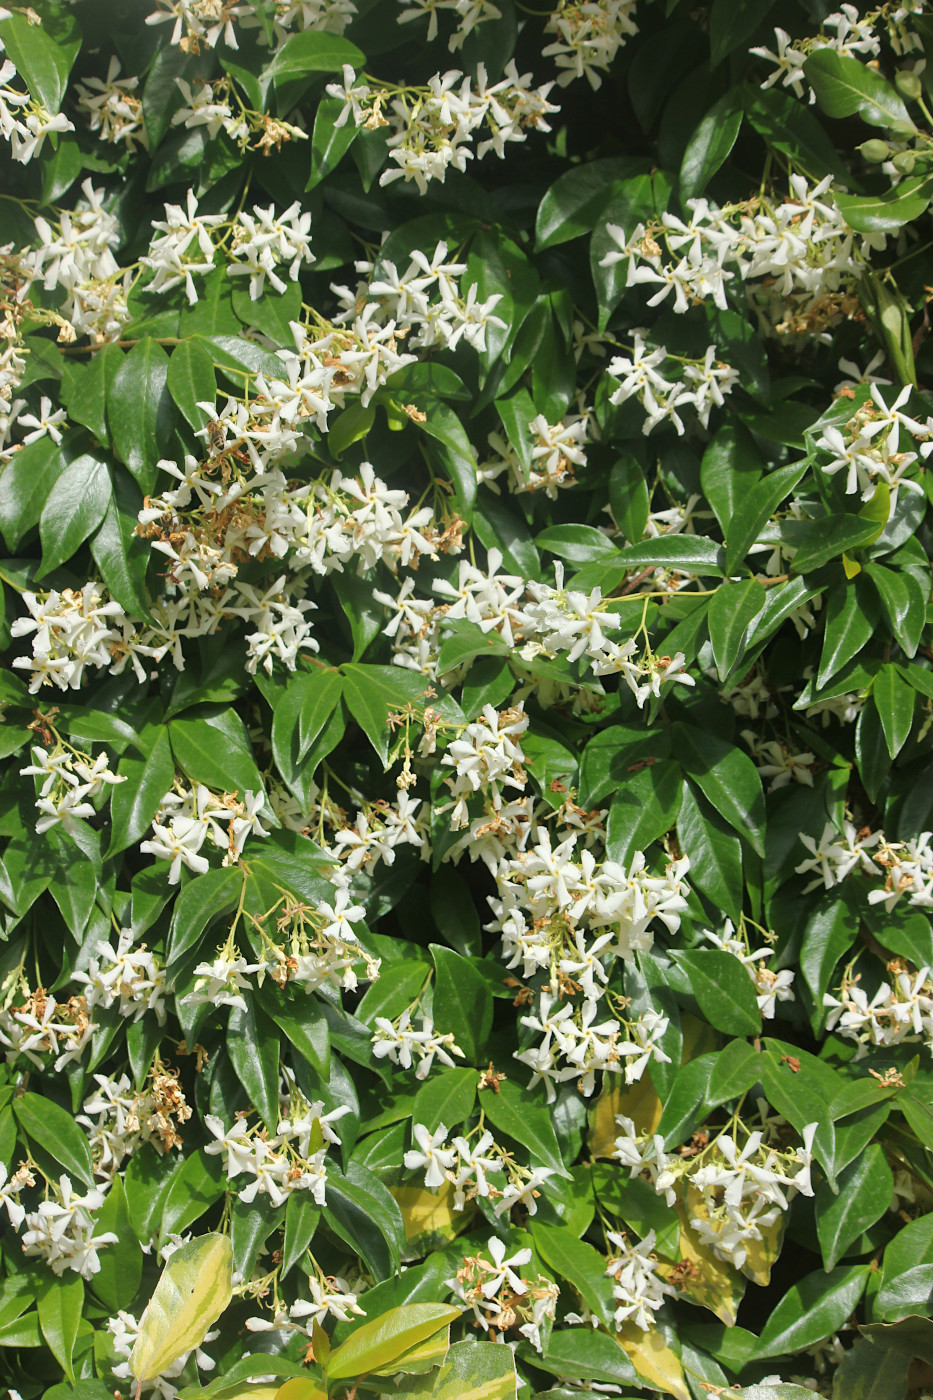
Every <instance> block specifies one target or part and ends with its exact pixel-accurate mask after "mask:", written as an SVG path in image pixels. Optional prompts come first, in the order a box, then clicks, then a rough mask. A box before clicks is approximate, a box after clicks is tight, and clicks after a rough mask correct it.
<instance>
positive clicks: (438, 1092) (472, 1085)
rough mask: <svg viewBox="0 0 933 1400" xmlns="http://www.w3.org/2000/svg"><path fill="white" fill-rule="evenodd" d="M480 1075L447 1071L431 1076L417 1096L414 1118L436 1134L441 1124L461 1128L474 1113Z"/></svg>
mask: <svg viewBox="0 0 933 1400" xmlns="http://www.w3.org/2000/svg"><path fill="white" fill-rule="evenodd" d="M478 1077H479V1076H478V1075H477V1073H476V1071H475V1070H472V1069H446V1070H443V1071H442V1072H441V1073H440V1074H432V1075H431V1076H430V1078H429V1079H427V1080H426V1081H425V1082H424V1084H422V1085H421V1087H420V1088H419V1090H418V1092H417V1093H416V1094H415V1098H414V1103H413V1104H412V1110H411V1116H412V1122H413V1123H423V1124H424V1126H425V1127H426V1128H427V1129H428V1131H429V1132H432V1133H433V1132H434V1131H435V1129H436V1128H437V1126H438V1124H439V1123H443V1124H445V1126H446V1127H447V1128H449V1129H455V1128H458V1127H459V1125H460V1124H461V1123H464V1122H465V1121H466V1120H467V1118H469V1116H470V1114H471V1113H472V1112H473V1105H474V1104H475V1103H476V1085H477V1080H478Z"/></svg>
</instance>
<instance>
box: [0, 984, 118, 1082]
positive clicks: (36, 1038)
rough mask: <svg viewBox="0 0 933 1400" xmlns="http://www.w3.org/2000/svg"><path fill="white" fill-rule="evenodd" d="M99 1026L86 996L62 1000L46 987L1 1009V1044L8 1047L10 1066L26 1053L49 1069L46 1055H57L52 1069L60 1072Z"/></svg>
mask: <svg viewBox="0 0 933 1400" xmlns="http://www.w3.org/2000/svg"><path fill="white" fill-rule="evenodd" d="M96 1029H97V1027H96V1025H95V1023H94V1022H93V1021H92V1020H91V1018H90V1017H89V1015H88V1007H87V1004H86V1003H85V1000H84V998H83V997H70V998H69V999H68V1001H66V1002H59V1001H56V1000H55V998H54V997H53V996H51V995H50V994H49V993H48V992H46V991H45V989H44V988H43V987H39V988H37V989H36V991H34V992H27V994H26V996H25V1000H24V1001H23V1002H22V1003H21V1004H20V1005H18V1006H17V1005H10V1006H6V1007H4V1009H3V1010H2V1011H0V1045H4V1046H5V1047H6V1062H7V1064H8V1065H12V1064H15V1062H16V1060H17V1059H18V1058H19V1056H20V1055H23V1056H25V1058H26V1059H27V1060H28V1061H29V1062H30V1064H33V1065H35V1067H36V1069H39V1070H47V1069H48V1068H49V1064H48V1062H47V1060H46V1059H45V1057H46V1056H48V1055H54V1056H55V1059H54V1061H52V1065H51V1068H53V1069H54V1071H55V1073H56V1074H58V1073H60V1072H61V1070H63V1069H64V1068H65V1066H66V1065H69V1064H72V1063H73V1062H77V1061H78V1060H80V1059H81V1056H82V1055H83V1054H84V1051H85V1050H86V1049H87V1048H88V1046H89V1045H90V1043H91V1037H92V1036H93V1034H94V1031H95V1030H96Z"/></svg>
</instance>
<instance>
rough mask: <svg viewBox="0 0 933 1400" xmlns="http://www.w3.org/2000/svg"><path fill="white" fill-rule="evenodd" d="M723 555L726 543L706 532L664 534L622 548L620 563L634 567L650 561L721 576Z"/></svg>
mask: <svg viewBox="0 0 933 1400" xmlns="http://www.w3.org/2000/svg"><path fill="white" fill-rule="evenodd" d="M723 558H724V556H723V551H722V546H721V545H718V544H717V543H716V541H715V540H710V539H707V538H706V536H705V535H660V536H659V537H658V538H657V539H654V540H640V541H639V543H638V544H630V545H628V546H626V548H625V549H623V550H620V551H619V553H618V555H617V556H616V562H617V563H619V564H624V565H625V566H626V567H627V568H629V569H633V570H634V569H644V568H646V567H647V566H648V565H649V564H650V565H657V566H658V567H660V568H664V569H676V570H678V572H683V573H694V574H698V575H700V576H701V577H704V576H705V577H709V576H715V577H721V576H722V573H723Z"/></svg>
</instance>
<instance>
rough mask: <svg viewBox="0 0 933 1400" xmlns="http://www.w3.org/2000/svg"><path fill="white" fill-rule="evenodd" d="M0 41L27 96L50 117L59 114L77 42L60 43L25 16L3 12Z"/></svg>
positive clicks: (76, 51) (0, 24)
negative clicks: (24, 87) (4, 16)
mask: <svg viewBox="0 0 933 1400" xmlns="http://www.w3.org/2000/svg"><path fill="white" fill-rule="evenodd" d="M0 41H2V44H3V47H4V48H5V49H6V54H7V57H8V58H11V59H12V60H13V63H14V64H15V66H16V71H17V73H18V74H19V75H20V77H21V78H22V79H23V82H24V83H25V84H26V86H27V88H28V89H29V95H30V96H31V97H33V98H34V99H35V100H36V101H37V102H40V103H41V104H42V106H43V107H45V108H46V109H47V110H48V112H49V113H50V114H51V115H52V116H53V117H54V116H55V115H56V114H57V113H58V112H60V111H61V106H62V98H63V97H64V95H65V88H66V87H67V85H68V74H69V73H70V72H71V65H72V64H73V63H74V61H75V57H76V55H77V53H78V50H79V48H80V47H81V42H80V39H79V40H77V41H75V42H71V43H69V42H64V43H63V42H62V41H61V40H60V39H56V38H53V37H52V36H51V35H50V34H46V33H45V31H44V29H43V27H42V25H41V24H38V23H33V22H31V21H30V20H29V19H28V18H27V17H26V15H25V14H13V15H11V14H9V12H7V15H6V18H4V19H2V20H0Z"/></svg>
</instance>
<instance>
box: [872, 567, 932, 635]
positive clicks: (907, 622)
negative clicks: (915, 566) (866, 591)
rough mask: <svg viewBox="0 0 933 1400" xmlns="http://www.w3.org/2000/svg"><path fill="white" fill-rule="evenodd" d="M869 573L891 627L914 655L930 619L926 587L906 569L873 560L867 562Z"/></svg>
mask: <svg viewBox="0 0 933 1400" xmlns="http://www.w3.org/2000/svg"><path fill="white" fill-rule="evenodd" d="M865 572H866V574H867V575H868V577H869V578H870V579H871V581H872V583H873V584H874V585H875V588H876V589H877V591H878V597H879V599H880V601H881V609H882V612H883V613H884V615H885V618H886V619H887V623H888V626H889V627H890V629H891V631H892V632H893V633H894V636H895V638H896V640H897V641H898V642H899V643H900V645H901V646H902V647H903V649H904V651H905V652H906V653H907V655H908V657H910V656H913V655H914V654H915V652H916V650H917V647H918V645H919V642H920V636H921V634H922V632H923V627H924V623H925V621H926V597H925V595H924V591H923V588H922V586H921V585H920V583H919V582H918V581H917V579H916V578H914V576H913V574H911V573H908V572H907V570H906V569H903V570H894V569H889V568H887V567H885V566H884V565H882V564H876V563H874V562H872V563H869V564H866V566H865Z"/></svg>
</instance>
